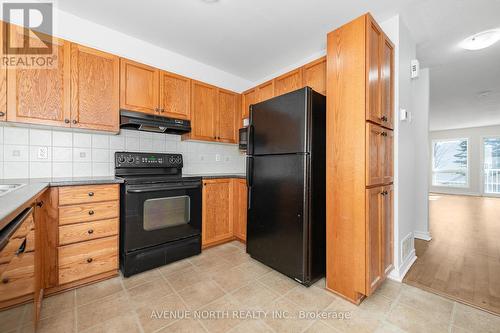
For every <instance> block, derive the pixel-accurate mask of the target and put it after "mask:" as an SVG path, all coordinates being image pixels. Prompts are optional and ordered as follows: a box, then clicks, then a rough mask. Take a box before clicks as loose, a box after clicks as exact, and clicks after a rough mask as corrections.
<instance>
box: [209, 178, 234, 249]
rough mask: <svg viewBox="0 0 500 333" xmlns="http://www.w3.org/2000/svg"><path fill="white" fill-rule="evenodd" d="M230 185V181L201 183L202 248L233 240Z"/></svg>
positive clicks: (216, 180) (215, 180)
mask: <svg viewBox="0 0 500 333" xmlns="http://www.w3.org/2000/svg"><path fill="white" fill-rule="evenodd" d="M231 185H232V182H231V179H214V180H204V181H203V212H202V246H203V247H206V246H210V245H214V244H217V243H218V242H221V241H224V240H226V239H231V238H233V220H232V210H231V208H232V203H231V199H232V186H231Z"/></svg>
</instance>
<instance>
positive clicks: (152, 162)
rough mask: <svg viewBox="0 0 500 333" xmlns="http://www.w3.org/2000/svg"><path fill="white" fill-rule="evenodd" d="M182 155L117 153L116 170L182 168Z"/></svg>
mask: <svg viewBox="0 0 500 333" xmlns="http://www.w3.org/2000/svg"><path fill="white" fill-rule="evenodd" d="M182 165H183V163H182V155H181V154H157V153H127V152H116V153H115V167H116V168H182Z"/></svg>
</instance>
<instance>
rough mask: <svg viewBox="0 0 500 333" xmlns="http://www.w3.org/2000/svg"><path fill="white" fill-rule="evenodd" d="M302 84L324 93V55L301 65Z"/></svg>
mask: <svg viewBox="0 0 500 333" xmlns="http://www.w3.org/2000/svg"><path fill="white" fill-rule="evenodd" d="M302 76H303V79H304V83H303V85H304V86H309V87H311V88H312V89H313V90H315V91H317V92H319V93H321V94H323V95H326V57H322V58H320V59H318V60H315V61H313V62H311V63H309V64H307V65H305V66H304V67H303V74H302Z"/></svg>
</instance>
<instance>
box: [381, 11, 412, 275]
mask: <svg viewBox="0 0 500 333" xmlns="http://www.w3.org/2000/svg"><path fill="white" fill-rule="evenodd" d="M381 27H382V29H383V30H384V32H385V33H386V34H387V35H388V36H389V38H390V39H391V41H392V42H393V43H394V45H395V52H394V56H395V73H394V74H395V76H394V86H395V96H394V99H395V103H394V104H395V110H394V119H395V120H396V121H395V126H394V137H395V140H394V141H395V143H394V196H395V200H394V265H395V268H394V270H393V271H392V272H391V274H390V277H391V278H393V279H396V280H402V279H403V277H404V275H405V274H406V272H407V271H408V269H409V268H410V266H411V264H412V263H413V262H414V261H415V260H416V256H415V248H414V243H413V238H414V233H413V232H414V230H415V225H416V218H415V216H416V213H415V212H416V195H415V193H416V192H415V185H416V179H415V174H416V173H415V147H416V144H417V141H418V138H417V130H416V126H415V122H401V121H400V120H399V109H400V108H403V109H406V110H408V111H410V112H412V111H413V109H414V106H413V99H412V96H413V93H414V91H413V90H414V83H413V82H412V80H411V79H410V60H411V59H415V58H416V44H415V42H414V40H413V38H412V36H411V34H410V32H409V30H408V28H407V27H406V26H405V24H404V22H403V21H402V20H401V18H400V17H399V15H396V16H394V17H393V18H391V19H389V20H387V21H384V22H382V23H381ZM405 239H409V250H408V254H407V255H405V256H403V241H404V240H405Z"/></svg>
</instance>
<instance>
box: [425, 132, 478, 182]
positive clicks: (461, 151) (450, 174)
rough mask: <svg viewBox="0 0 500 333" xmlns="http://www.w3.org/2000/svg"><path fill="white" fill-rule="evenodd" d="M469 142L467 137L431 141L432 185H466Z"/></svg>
mask: <svg viewBox="0 0 500 333" xmlns="http://www.w3.org/2000/svg"><path fill="white" fill-rule="evenodd" d="M468 150H469V143H468V140H467V139H453V140H436V141H433V142H432V185H434V186H448V187H467V186H468V183H469V181H468V179H469V165H468Z"/></svg>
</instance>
